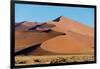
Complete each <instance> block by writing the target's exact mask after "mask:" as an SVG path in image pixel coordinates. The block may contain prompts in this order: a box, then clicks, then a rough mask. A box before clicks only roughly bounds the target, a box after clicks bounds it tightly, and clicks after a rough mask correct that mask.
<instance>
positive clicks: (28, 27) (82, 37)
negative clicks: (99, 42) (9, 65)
mask: <svg viewBox="0 0 100 69" xmlns="http://www.w3.org/2000/svg"><path fill="white" fill-rule="evenodd" d="M15 29H16V31H15V52H18V51H21V52H23V51H22V50H23V49H26V48H27V49H28V48H30V47H31V48H32V49H31V50H32V51H26V52H24V54H25V53H26V54H28V55H51V54H71V53H74V54H78V53H93V48H94V30H93V29H92V28H91V27H88V26H86V25H83V24H81V23H79V22H76V21H74V20H71V19H69V18H66V17H63V16H60V17H58V18H57V19H55V20H52V21H48V22H45V23H36V22H22V23H19V24H16V25H15ZM37 44H40V45H39V46H38V47H37V48H36V49H34V50H33V47H34V46H36V45H37ZM24 51H25V50H24Z"/></svg>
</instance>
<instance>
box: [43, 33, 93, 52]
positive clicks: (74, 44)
mask: <svg viewBox="0 0 100 69" xmlns="http://www.w3.org/2000/svg"><path fill="white" fill-rule="evenodd" d="M41 48H43V49H44V50H46V51H50V52H54V53H89V52H92V50H91V48H90V47H88V46H87V47H86V46H84V44H82V43H81V42H79V41H77V40H75V39H74V38H73V37H71V36H64V35H63V36H58V37H55V38H52V39H50V40H47V41H45V42H44V43H43V44H42V45H41Z"/></svg>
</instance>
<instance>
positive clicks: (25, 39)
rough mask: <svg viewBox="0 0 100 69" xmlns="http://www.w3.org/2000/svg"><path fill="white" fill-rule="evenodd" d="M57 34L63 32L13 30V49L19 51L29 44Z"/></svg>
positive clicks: (37, 42) (33, 44)
mask: <svg viewBox="0 0 100 69" xmlns="http://www.w3.org/2000/svg"><path fill="white" fill-rule="evenodd" d="M59 35H63V33H60V32H55V31H49V32H38V31H35V32H32V31H23V30H17V31H16V32H15V51H19V50H22V49H24V48H27V47H30V46H35V45H36V44H40V43H42V42H44V41H46V40H48V39H51V38H53V37H55V36H59Z"/></svg>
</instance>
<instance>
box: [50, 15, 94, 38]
mask: <svg viewBox="0 0 100 69" xmlns="http://www.w3.org/2000/svg"><path fill="white" fill-rule="evenodd" d="M48 23H50V24H51V23H52V24H55V25H56V27H53V28H52V29H53V30H55V31H59V32H65V33H67V31H73V32H77V33H80V34H83V35H86V36H87V35H89V36H93V34H94V31H93V29H92V28H90V27H88V26H86V25H83V24H81V23H79V22H76V21H74V20H71V19H68V18H65V17H63V16H60V17H59V18H58V21H51V22H48Z"/></svg>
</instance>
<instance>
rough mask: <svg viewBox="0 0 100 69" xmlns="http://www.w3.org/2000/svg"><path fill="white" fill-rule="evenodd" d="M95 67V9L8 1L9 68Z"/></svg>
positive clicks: (90, 6) (71, 5) (89, 6)
mask: <svg viewBox="0 0 100 69" xmlns="http://www.w3.org/2000/svg"><path fill="white" fill-rule="evenodd" d="M89 63H96V6H94V5H79V4H64V3H48V2H33V1H11V68H25V67H42V66H56V65H57V66H59V65H75V64H89Z"/></svg>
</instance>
